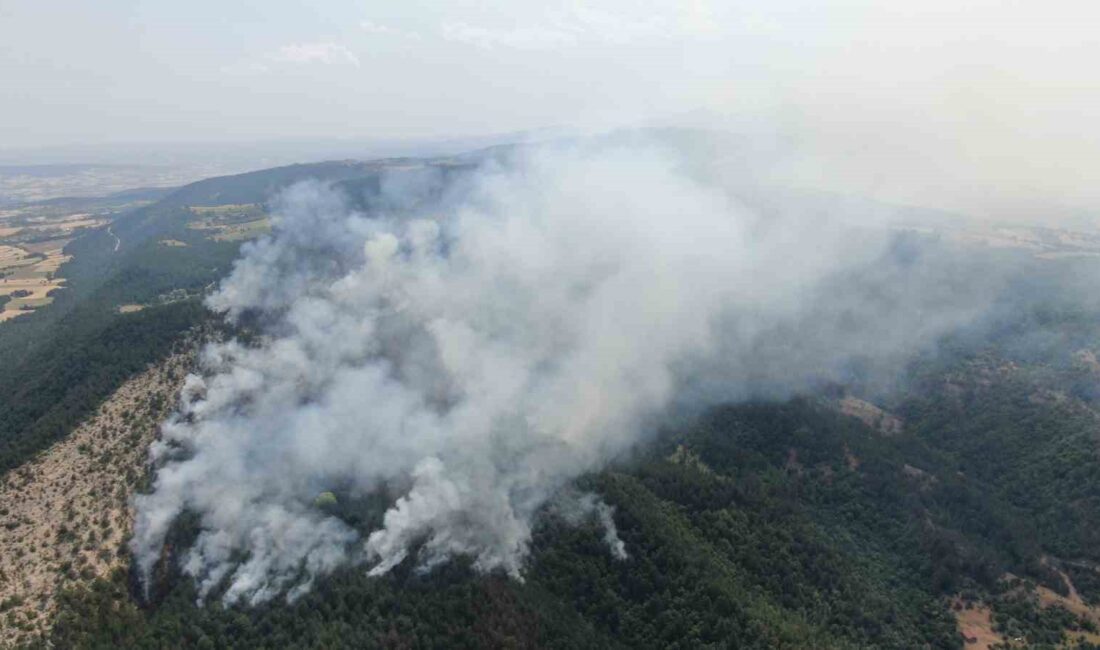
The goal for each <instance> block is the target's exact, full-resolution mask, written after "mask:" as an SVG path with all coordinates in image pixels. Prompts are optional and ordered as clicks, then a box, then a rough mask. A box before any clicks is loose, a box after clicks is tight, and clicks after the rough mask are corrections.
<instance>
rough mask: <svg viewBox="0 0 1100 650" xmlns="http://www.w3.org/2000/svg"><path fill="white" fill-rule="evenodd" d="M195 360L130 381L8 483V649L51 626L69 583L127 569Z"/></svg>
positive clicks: (0, 553) (0, 516) (2, 585)
mask: <svg viewBox="0 0 1100 650" xmlns="http://www.w3.org/2000/svg"><path fill="white" fill-rule="evenodd" d="M191 361H192V357H191V355H190V354H181V355H177V356H174V357H172V358H170V359H168V360H166V361H165V362H164V363H162V364H160V365H158V366H156V367H152V368H150V369H149V370H147V371H145V372H144V373H142V374H140V375H138V376H136V377H134V378H133V379H131V380H129V381H128V382H126V383H125V384H123V385H122V386H121V387H120V388H119V389H118V390H117V391H116V392H115V393H114V395H112V396H111V398H110V399H109V400H107V401H106V402H105V403H104V404H103V405H102V406H101V407H100V408H99V410H98V411H97V412H96V413H95V414H93V415H92V416H91V417H89V418H88V420H87V421H85V422H84V423H83V424H81V425H80V426H79V427H78V428H76V429H75V430H74V431H73V432H72V433H71V434H70V435H69V436H68V437H67V438H65V439H64V440H62V441H61V442H58V443H56V444H54V445H53V446H52V447H50V448H49V449H47V450H46V451H44V452H42V454H40V455H39V456H38V457H37V458H35V459H34V460H31V461H28V462H27V463H25V464H24V465H22V466H21V467H19V468H17V469H14V470H12V471H10V472H8V474H7V475H5V476H4V478H3V480H2V481H0V572H2V573H0V575H3V576H4V579H3V580H0V602H4V601H6V602H8V603H9V606H8V608H7V610H6V611H4V612H3V613H0V647H15V646H22V645H24V644H27V643H29V642H32V641H34V640H37V639H41V638H42V637H43V636H44V635H45V634H47V633H48V632H49V629H50V626H51V625H52V618H53V614H54V612H55V610H56V597H57V594H58V592H59V591H60V590H62V589H64V588H67V587H74V586H77V585H86V584H89V583H90V582H91V581H92V580H94V579H95V578H98V577H104V576H107V575H109V574H110V573H111V572H112V571H114V570H116V569H120V568H124V563H125V559H124V558H123V557H121V556H120V555H119V553H118V549H119V548H120V547H121V546H122V545H123V544H124V543H125V541H126V539H127V538H128V537H129V535H130V528H131V524H132V521H133V511H132V508H131V506H130V496H131V495H132V494H133V492H134V489H135V488H136V487H137V485H138V483H139V482H140V480H141V478H142V473H143V471H144V470H143V468H144V464H145V458H146V450H147V448H148V446H149V443H150V442H151V441H152V440H153V438H154V437H155V435H156V431H157V424H158V423H159V422H160V421H161V420H163V418H164V417H165V416H166V415H167V411H168V409H170V408H171V407H172V405H173V404H174V403H175V395H176V394H177V393H178V391H179V388H180V385H181V384H182V382H183V378H184V376H185V375H186V374H187V370H188V368H189V367H190V365H191ZM154 395H159V396H161V397H162V400H161V401H160V404H161V406H159V407H154V406H153V404H154V402H153V400H151V399H150V398H151V397H153V396H154Z"/></svg>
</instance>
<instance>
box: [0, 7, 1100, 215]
mask: <svg viewBox="0 0 1100 650" xmlns="http://www.w3.org/2000/svg"><path fill="white" fill-rule="evenodd" d="M1098 33H1100V3H1096V2H1094V1H1092V0H1048V1H1044V2H1036V1H1034V0H923V1H922V2H912V1H908V0H907V1H905V2H901V1H897V2H895V1H893V0H740V1H721V0H689V1H686V2H654V1H652V0H605V1H601V2H582V1H579V0H546V1H542V2H539V1H535V0H510V1H509V2H495V3H491V2H474V1H471V0H460V1H454V2H440V1H435V2H429V1H427V0H400V1H396V0H395V1H392V2H380V1H378V0H358V1H349V0H331V1H327V2H318V1H314V2H303V1H298V0H265V1H259V0H244V1H226V0H223V1H213V0H189V1H187V2H180V1H176V0H158V1H156V2H152V1H139V0H99V1H97V2H91V1H87V0H0V149H12V148H24V147H35V146H45V145H72V144H95V143H117V142H149V141H155V142H167V141H204V142H243V141H252V140H259V139H267V140H271V139H295V138H333V137H346V138H387V139H388V138H433V137H447V136H459V135H474V134H487V133H500V132H510V131H516V130H524V129H538V128H542V127H551V126H568V127H597V128H598V127H602V126H614V125H622V124H636V123H639V122H643V121H646V120H653V119H662V120H666V121H667V120H669V119H676V118H678V117H679V116H684V115H691V116H696V115H700V114H705V115H708V116H711V118H716V119H717V120H718V121H719V122H722V121H723V120H724V121H726V122H728V124H730V125H733V127H734V128H739V127H741V126H743V125H745V124H751V125H753V127H752V128H766V129H774V130H775V131H776V132H782V133H784V134H787V135H789V136H790V137H791V138H792V139H793V140H794V141H797V142H798V143H799V144H800V145H802V146H803V147H805V148H807V149H810V148H815V147H816V148H818V149H820V150H821V151H827V152H829V154H830V155H831V156H832V157H833V158H832V159H833V160H834V161H836V160H840V161H841V163H842V164H840V167H837V166H836V165H833V166H832V167H831V168H830V169H831V171H836V170H837V169H840V171H841V172H847V173H849V174H850V175H851V176H852V177H853V178H856V177H859V178H863V177H864V176H866V173H867V170H868V169H874V170H886V171H888V172H889V174H890V175H891V177H892V178H907V179H908V180H909V181H910V182H912V181H913V180H914V179H915V180H917V181H921V180H923V179H927V180H928V182H927V183H924V184H925V185H927V186H933V187H935V186H937V185H936V183H938V182H940V181H939V177H940V176H942V177H943V178H945V179H946V178H956V179H960V178H961V179H962V180H959V181H958V183H960V184H966V183H971V184H976V185H975V186H976V187H978V189H977V190H975V192H976V193H980V192H981V191H984V189H983V188H984V185H983V184H986V185H987V184H990V183H997V184H1000V185H1012V186H1016V187H1019V188H1020V189H1021V192H1024V191H1032V192H1046V193H1047V194H1049V195H1055V194H1056V195H1058V197H1059V199H1060V200H1061V199H1065V200H1072V201H1077V202H1080V200H1083V199H1084V198H1086V197H1087V198H1088V199H1089V200H1090V201H1091V200H1092V199H1094V198H1096V195H1097V194H1098V193H1100V190H1096V189H1090V188H1091V187H1092V186H1093V185H1095V184H1094V183H1092V181H1091V178H1092V176H1091V174H1092V170H1094V169H1096V168H1097V167H1100V153H1097V152H1100V134H1098V133H1097V129H1096V128H1095V124H1097V123H1100V73H1098V72H1097V69H1096V63H1095V62H1096V61H1098V60H1100V39H1097V37H1096V34H1098ZM712 121H713V119H712ZM761 125H764V126H763V127H762V126H761ZM883 152H886V153H883ZM845 165H848V166H850V167H851V170H850V172H849V171H848V170H847V169H846V168H845ZM822 168H823V166H822V164H821V162H820V161H819V160H815V161H813V163H812V165H809V166H807V167H806V168H804V169H801V170H800V173H802V174H803V175H805V174H807V173H809V174H811V175H812V173H815V171H814V170H818V169H822ZM937 174H938V175H939V176H937ZM875 182H881V181H875ZM918 184H919V183H918Z"/></svg>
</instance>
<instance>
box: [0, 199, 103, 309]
mask: <svg viewBox="0 0 1100 650" xmlns="http://www.w3.org/2000/svg"><path fill="white" fill-rule="evenodd" d="M113 214H114V211H113V210H99V211H95V212H88V211H81V210H79V209H78V208H76V207H73V206H69V207H59V206H56V205H50V204H47V205H31V206H24V207H20V208H14V209H10V210H2V211H0V322H4V321H7V320H11V319H12V318H16V317H18V316H21V315H23V314H27V313H30V312H33V311H34V310H35V309H38V308H40V307H42V306H44V305H48V304H50V303H51V302H53V295H52V294H53V292H54V291H56V290H58V289H61V288H62V287H64V286H65V278H63V277H61V276H59V275H58V269H59V268H60V267H61V265H62V264H64V263H65V262H67V261H69V259H70V258H71V256H69V255H66V254H65V252H64V250H65V246H66V244H68V243H69V242H70V241H72V240H73V238H74V237H77V236H78V235H80V234H81V233H84V232H87V231H88V230H91V229H95V228H102V227H104V226H107V225H108V224H110V221H111V218H112V217H113Z"/></svg>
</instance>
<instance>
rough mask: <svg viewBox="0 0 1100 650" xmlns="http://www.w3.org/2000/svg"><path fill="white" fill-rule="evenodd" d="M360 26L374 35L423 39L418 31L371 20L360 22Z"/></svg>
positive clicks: (415, 39)
mask: <svg viewBox="0 0 1100 650" xmlns="http://www.w3.org/2000/svg"><path fill="white" fill-rule="evenodd" d="M359 27H360V28H361V29H362V30H363V31H364V32H366V33H368V34H371V35H374V36H387V37H391V38H401V39H408V40H414V41H419V40H421V39H422V37H421V36H420V34H418V33H416V32H410V31H407V30H404V29H400V28H398V27H390V26H389V25H383V24H381V23H376V22H374V21H370V20H364V21H361V22H360V23H359Z"/></svg>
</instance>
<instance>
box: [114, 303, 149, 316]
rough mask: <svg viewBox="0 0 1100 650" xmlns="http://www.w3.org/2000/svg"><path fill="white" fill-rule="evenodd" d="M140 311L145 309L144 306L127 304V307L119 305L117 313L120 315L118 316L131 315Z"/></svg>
mask: <svg viewBox="0 0 1100 650" xmlns="http://www.w3.org/2000/svg"><path fill="white" fill-rule="evenodd" d="M142 309H145V305H135V304H132V303H131V304H128V305H119V306H118V313H120V314H132V313H134V312H136V311H141V310H142Z"/></svg>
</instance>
